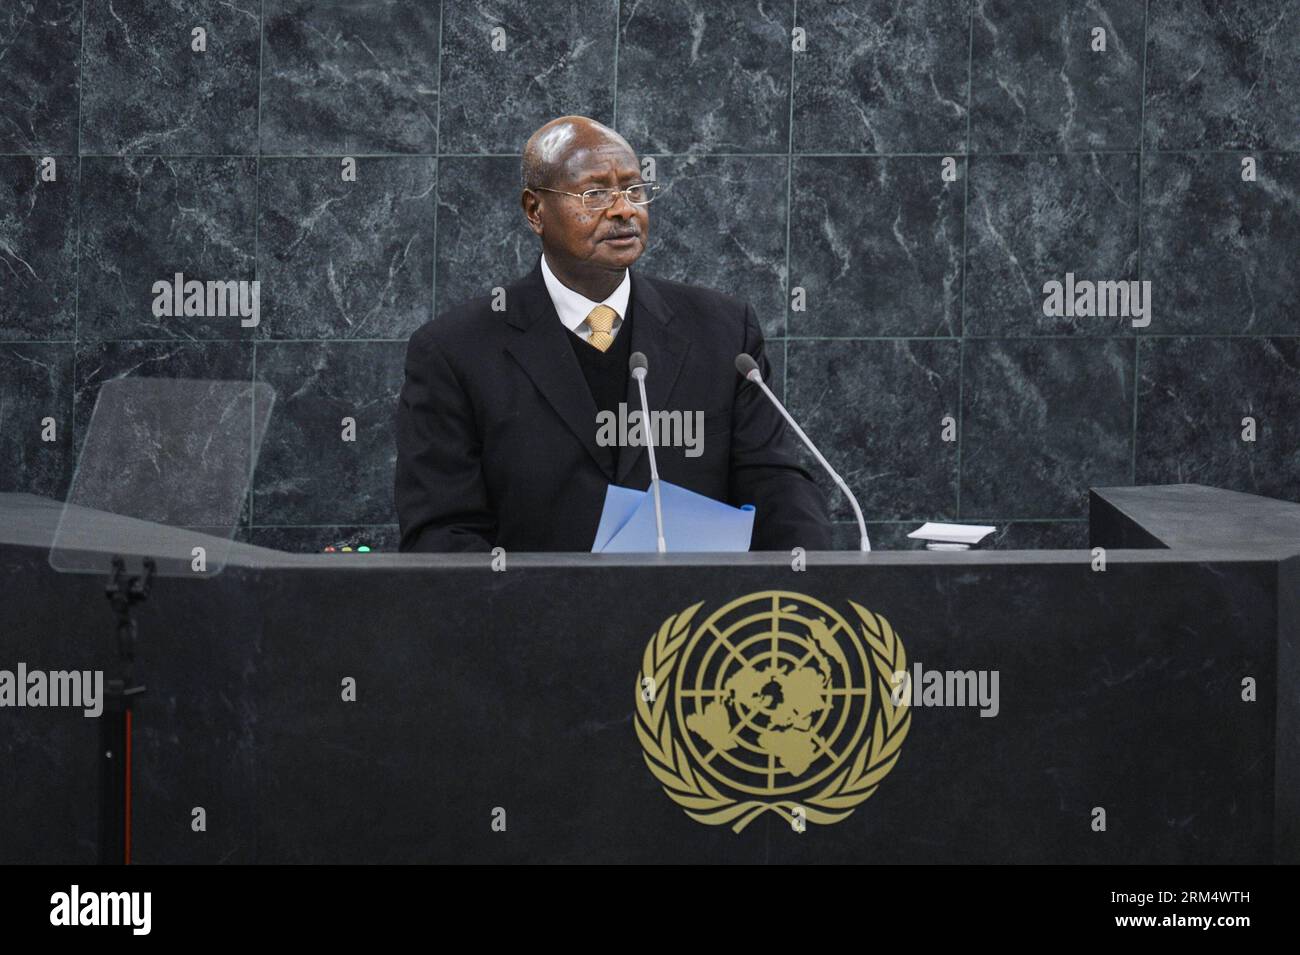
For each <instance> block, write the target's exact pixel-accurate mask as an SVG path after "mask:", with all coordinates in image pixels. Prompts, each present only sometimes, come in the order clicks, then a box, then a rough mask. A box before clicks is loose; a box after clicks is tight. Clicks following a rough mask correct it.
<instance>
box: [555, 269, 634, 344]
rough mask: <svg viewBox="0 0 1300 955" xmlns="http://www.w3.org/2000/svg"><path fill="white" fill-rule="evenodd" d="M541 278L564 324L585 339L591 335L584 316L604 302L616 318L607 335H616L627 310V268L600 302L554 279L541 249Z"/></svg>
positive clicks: (630, 283)
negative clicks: (621, 277)
mask: <svg viewBox="0 0 1300 955" xmlns="http://www.w3.org/2000/svg"><path fill="white" fill-rule="evenodd" d="M542 278H543V279H545V280H546V291H548V292H549V293H550V294H551V301H552V302H554V303H555V313H556V314H557V315H559V316H560V321H561V322H562V323H563V324H564V327H565V328H567V329H568V330H569V331H571V332H574V333H575V334H576V335H577V336H578V337H579V338H581V339H582V340H583V341H584V342H585V341H586V340H587V339H588V338H590V337H591V327H590V326H589V325H587V316H588V315H590V314H591V310H592V309H593V308H595V307H596V306H597V305H608V306H609V307H610V308H612V309H613V310H614V311H616V312H618V318H616V319H614V327H613V328H611V329H610V331H609V335H610V338H617V337H618V330H619V329H620V328H622V327H623V316H624V315H625V314H627V300H628V297H629V296H630V295H631V294H632V278H631V276H630V274H629V272H628V270H627V269H624V270H623V281H622V282H619V283H618V288H616V289H614V291H613V292H611V293H610V294H609V297H608V298H607V299H605V301H603V302H593V301H592V300H591V299H589V298H587V296H585V295H583V294H582V293H580V292H575V291H574V290H573V289H571V288H569V287H568V286H567V285H565V284H564V283H563V282H561V281H560V280H559V279H557V278H556V277H555V273H554V272H552V271H551V266H550V265H549V264H548V263H547V261H546V253H545V252H543V253H542Z"/></svg>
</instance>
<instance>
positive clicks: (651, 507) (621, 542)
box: [591, 481, 754, 554]
mask: <svg viewBox="0 0 1300 955" xmlns="http://www.w3.org/2000/svg"><path fill="white" fill-rule="evenodd" d="M659 500H660V505H661V506H662V508H663V514H664V542H665V543H666V544H667V546H668V552H669V553H674V552H677V553H681V552H687V551H696V552H700V551H712V552H721V551H747V550H749V541H750V537H751V536H752V535H753V532H754V505H753V504H746V505H745V506H744V507H732V506H731V505H730V504H723V503H722V502H721V501H715V500H714V499H713V498H711V497H705V496H704V495H703V494H696V493H695V492H694V491H688V490H686V488H684V487H678V486H677V485H676V484H669V483H668V482H667V481H660V482H659ZM658 537H659V535H658V531H657V529H656V527H655V497H654V494H653V493H652V492H651V491H636V490H633V489H632V488H627V487H616V486H614V485H613V484H611V485H610V486H609V488H608V490H606V492H605V509H604V511H602V512H601V515H600V526H599V527H598V528H596V539H595V541H594V542H593V543H592V545H591V552H592V553H593V554H641V553H651V554H653V553H655V552H656V551H658V549H659V547H658Z"/></svg>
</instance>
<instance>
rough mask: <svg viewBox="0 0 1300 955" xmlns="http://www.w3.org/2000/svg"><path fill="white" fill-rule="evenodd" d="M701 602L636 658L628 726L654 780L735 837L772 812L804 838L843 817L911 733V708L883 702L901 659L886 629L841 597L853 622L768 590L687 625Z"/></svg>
mask: <svg viewBox="0 0 1300 955" xmlns="http://www.w3.org/2000/svg"><path fill="white" fill-rule="evenodd" d="M702 606H703V604H702V603H697V604H695V605H694V606H692V607H688V608H687V609H685V610H683V611H682V612H681V613H678V614H674V615H673V616H671V617H669V618H668V619H667V620H665V621H664V622H663V625H662V626H661V627H660V628H659V630H658V631H657V632H656V633H655V635H654V636H653V637H652V638H651V639H650V643H649V645H648V646H647V647H646V649H645V655H644V657H643V658H642V662H641V672H640V674H638V676H637V705H636V719H635V723H636V732H637V736H638V738H639V739H640V740H641V746H642V748H643V749H644V751H645V754H644V755H645V761H646V765H647V766H648V767H649V768H650V772H652V773H653V774H654V775H655V777H656V778H657V779H658V780H659V782H661V783H662V784H663V786H664V791H665V792H666V793H667V794H668V796H669V798H671V799H672V800H673V801H674V802H676V803H677V804H678V805H679V806H681V807H682V808H683V809H684V810H685V811H686V814H687V815H688V816H690V817H691V818H692V819H695V820H697V821H699V822H703V823H707V824H709V825H725V824H728V823H730V824H731V827H732V829H733V830H735V831H736V832H740V831H741V830H743V829H744V828H745V827H746V826H747V825H749V824H750V823H751V822H753V821H754V820H755V819H757V818H758V817H759V816H760V815H762V814H763V813H764V812H768V811H772V812H776V813H777V814H779V815H781V816H783V817H784V818H785V819H787V820H789V821H790V822H791V824H792V825H794V826H795V827H796V828H800V829H801V828H802V827H803V824H804V821H805V820H808V821H812V822H816V823H821V824H829V823H835V822H840V821H841V820H843V819H847V818H848V817H849V816H850V815H852V814H853V810H854V809H855V808H857V806H858V805H859V804H861V803H862V802H863V801H864V800H866V799H867V798H868V797H869V796H870V795H871V794H872V793H874V792H875V791H876V787H877V786H879V785H880V781H881V780H882V779H884V778H885V776H886V775H887V774H888V773H889V771H890V770H891V769H893V767H894V763H895V762H897V760H898V755H899V748H900V747H901V746H902V744H903V739H904V738H905V737H906V736H907V730H908V727H909V726H910V724H911V710H910V709H909V707H908V700H907V699H906V698H904V699H902V700H901V701H900V702H898V703H895V702H894V700H893V698H892V697H891V695H890V689H891V687H892V685H893V684H892V682H891V677H892V675H893V674H894V673H896V672H900V671H906V669H907V656H906V654H905V653H904V651H903V644H902V641H901V640H899V639H898V636H897V634H895V633H894V631H893V629H892V628H891V627H890V626H889V621H887V620H886V619H885V618H884V617H881V616H879V615H877V614H873V613H872V612H871V611H870V610H867V609H866V608H864V607H861V606H859V605H858V604H856V603H853V602H852V601H849V606H850V607H851V608H852V609H853V612H854V614H855V615H856V616H857V626H854V625H852V624H850V623H849V621H848V620H846V619H845V618H844V617H843V616H841V615H840V614H839V612H837V611H836V610H835V609H834V608H832V607H830V606H828V605H826V604H824V603H822V602H821V601H820V600H816V599H814V598H812V597H808V596H805V595H803V594H797V593H792V592H790V591H784V590H766V591H761V592H759V593H754V594H749V595H748V596H745V597H740V598H738V599H736V600H733V601H731V603H729V604H727V605H726V606H723V607H720V608H719V609H717V610H715V611H714V612H713V613H711V614H709V615H708V617H706V618H705V619H704V620H702V621H700V622H699V623H698V624H697V625H696V626H695V627H694V628H692V626H691V624H692V621H694V620H695V619H696V615H697V613H698V611H699V610H700V608H701V607H702ZM905 696H906V695H905V694H904V697H905Z"/></svg>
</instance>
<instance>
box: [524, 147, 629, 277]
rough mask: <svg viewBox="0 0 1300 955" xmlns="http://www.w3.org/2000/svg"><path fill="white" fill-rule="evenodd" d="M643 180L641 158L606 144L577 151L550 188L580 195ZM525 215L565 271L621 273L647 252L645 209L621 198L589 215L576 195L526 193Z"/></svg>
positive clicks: (576, 148) (572, 152)
mask: <svg viewBox="0 0 1300 955" xmlns="http://www.w3.org/2000/svg"><path fill="white" fill-rule="evenodd" d="M640 181H641V170H640V169H639V168H638V167H637V163H636V156H634V155H633V154H632V153H631V152H630V151H629V150H628V149H627V148H626V147H625V146H623V145H621V144H619V143H614V142H609V141H603V142H599V143H595V144H592V145H590V146H577V147H575V148H574V149H573V150H572V151H571V152H570V154H569V157H568V159H567V160H566V161H565V162H564V164H563V165H562V166H561V173H560V175H559V176H557V181H556V182H552V183H548V185H549V186H550V187H551V188H553V189H561V190H563V191H564V192H577V193H581V192H585V191H586V190H588V189H622V188H625V187H627V186H630V185H632V184H633V183H636V182H640ZM524 211H525V214H526V215H527V216H528V222H529V225H530V226H531V227H532V229H533V231H534V232H536V233H537V234H538V235H540V236H541V237H542V246H543V248H545V249H546V251H547V253H548V256H549V257H550V258H551V260H552V261H556V263H557V265H559V266H560V267H563V268H569V269H576V270H583V269H591V268H597V269H607V270H609V271H620V270H622V269H625V268H627V267H628V266H630V265H631V264H632V263H633V262H635V261H636V260H637V259H639V258H640V257H641V253H643V252H644V251H645V243H646V237H647V236H648V234H649V230H650V214H649V212H648V211H647V207H646V206H634V205H632V204H631V203H630V202H628V201H627V197H626V196H619V197H618V199H617V200H616V201H615V202H614V204H613V205H612V206H609V207H608V208H606V209H599V210H592V211H589V210H587V209H586V208H584V206H583V201H582V200H581V199H580V198H578V197H577V196H562V195H560V194H559V193H555V192H536V193H534V192H531V191H529V192H526V193H525V194H524ZM557 260H558V261H557Z"/></svg>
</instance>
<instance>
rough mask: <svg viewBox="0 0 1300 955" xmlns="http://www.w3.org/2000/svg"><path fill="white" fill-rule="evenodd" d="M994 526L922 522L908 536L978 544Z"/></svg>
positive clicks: (953, 542)
mask: <svg viewBox="0 0 1300 955" xmlns="http://www.w3.org/2000/svg"><path fill="white" fill-rule="evenodd" d="M995 530H997V528H996V527H993V526H991V525H988V524H936V523H933V522H931V523H926V524H922V525H921V526H920V527H918V528H917V529H916V530H914V531H912V533H910V534H908V535H907V536H908V537H912V538H916V539H917V540H926V541H944V542H947V543H952V544H978V543H979V542H980V541H982V540H983V539H984V538H985V537H988V536H989V535H990V534H992V533H993V532H994V531H995Z"/></svg>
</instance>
